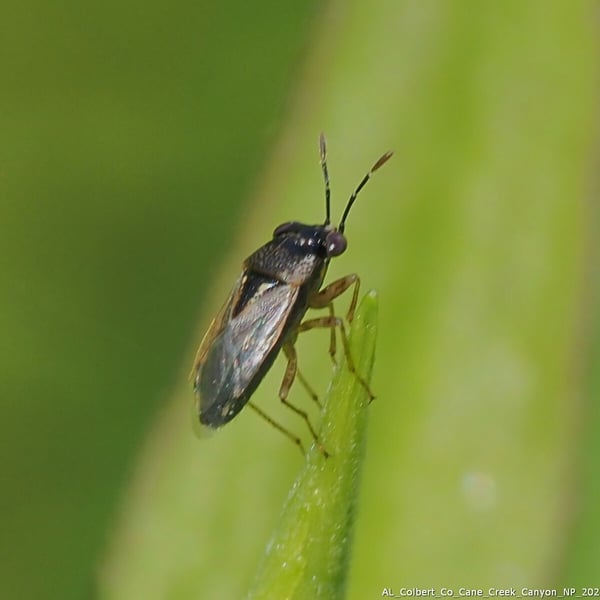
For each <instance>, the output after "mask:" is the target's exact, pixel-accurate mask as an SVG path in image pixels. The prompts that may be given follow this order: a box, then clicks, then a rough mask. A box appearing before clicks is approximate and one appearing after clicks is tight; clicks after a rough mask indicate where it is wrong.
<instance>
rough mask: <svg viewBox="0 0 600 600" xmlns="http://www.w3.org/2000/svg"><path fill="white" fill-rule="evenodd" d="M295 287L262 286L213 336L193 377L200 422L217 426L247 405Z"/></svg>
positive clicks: (278, 339)
mask: <svg viewBox="0 0 600 600" xmlns="http://www.w3.org/2000/svg"><path fill="white" fill-rule="evenodd" d="M297 294H298V288H296V287H293V286H289V285H286V284H282V283H276V284H272V285H265V286H264V289H262V290H259V291H257V293H256V294H255V295H254V296H253V298H252V300H251V301H249V302H248V303H247V304H246V305H245V306H244V308H243V309H242V310H241V311H240V312H239V313H238V314H237V315H236V316H235V317H234V318H232V319H230V320H229V321H228V322H227V323H225V326H224V328H223V329H222V331H220V332H219V333H218V334H217V335H216V336H215V337H214V339H213V340H212V344H211V345H210V348H209V349H208V351H207V352H206V355H205V360H204V362H203V364H202V365H201V366H200V371H199V373H198V376H197V378H196V393H197V395H198V402H199V406H198V409H199V415H200V421H201V422H202V423H204V424H205V425H210V426H212V427H219V426H220V425H223V424H225V423H227V422H228V421H230V420H231V419H232V418H233V417H234V416H235V415H236V414H237V413H238V412H239V411H240V410H241V409H242V408H243V407H244V405H245V404H246V402H247V401H248V398H249V396H250V393H251V392H252V391H253V390H254V388H255V387H256V385H258V382H259V381H260V379H262V376H263V375H264V373H265V372H266V369H265V368H264V365H265V359H266V357H267V356H268V355H269V353H270V352H271V351H272V350H274V349H275V347H276V345H277V344H278V343H280V342H281V337H282V335H283V329H284V327H285V324H286V322H287V320H288V317H289V315H290V311H291V309H292V308H293V306H294V302H295V300H296V297H297Z"/></svg>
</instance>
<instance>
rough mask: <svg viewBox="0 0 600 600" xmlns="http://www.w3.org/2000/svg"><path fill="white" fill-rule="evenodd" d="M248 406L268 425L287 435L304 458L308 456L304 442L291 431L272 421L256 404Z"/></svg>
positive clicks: (249, 403)
mask: <svg viewBox="0 0 600 600" xmlns="http://www.w3.org/2000/svg"><path fill="white" fill-rule="evenodd" d="M248 406H249V407H250V408H252V409H253V410H254V411H255V412H256V413H258V414H259V415H260V416H261V417H262V418H263V419H264V420H265V421H266V422H267V423H269V424H270V425H272V426H273V427H275V429H278V430H279V431H281V433H283V435H285V436H286V437H287V438H289V439H290V440H292V442H294V444H296V446H298V448H300V452H302V456H306V452H305V451H304V446H303V445H302V441H301V440H300V438H299V437H296V436H295V435H294V434H293V433H292V432H291V431H288V430H287V429H286V428H285V427H283V425H280V424H279V423H278V422H277V421H275V420H273V419H271V417H270V416H269V415H268V414H267V413H266V412H264V411H262V410H261V409H260V408H258V406H256V404H254V402H248Z"/></svg>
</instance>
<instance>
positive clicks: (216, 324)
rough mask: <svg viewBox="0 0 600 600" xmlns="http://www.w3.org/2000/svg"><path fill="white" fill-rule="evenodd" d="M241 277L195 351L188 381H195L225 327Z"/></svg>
mask: <svg viewBox="0 0 600 600" xmlns="http://www.w3.org/2000/svg"><path fill="white" fill-rule="evenodd" d="M242 279H243V276H240V277H239V278H238V280H237V281H236V283H235V285H234V286H233V290H231V293H230V294H229V297H228V298H227V300H226V301H225V303H224V304H223V306H222V307H221V310H219V312H218V313H217V314H216V316H215V318H214V319H213V320H212V321H211V323H210V325H209V326H208V329H207V331H206V333H205V334H204V337H203V338H202V341H201V342H200V346H199V347H198V350H197V351H196V357H195V358H194V364H193V366H192V371H191V373H190V379H194V381H195V379H196V373H197V371H198V369H199V368H200V367H201V366H202V363H203V362H204V361H205V359H206V355H207V354H208V351H209V349H210V347H211V344H212V342H213V340H214V339H215V338H216V337H217V336H218V335H220V334H221V333H222V331H223V330H224V329H225V327H226V326H227V321H228V320H229V315H230V314H231V310H232V307H233V306H234V305H235V303H236V302H237V299H238V298H239V294H240V288H241V282H242Z"/></svg>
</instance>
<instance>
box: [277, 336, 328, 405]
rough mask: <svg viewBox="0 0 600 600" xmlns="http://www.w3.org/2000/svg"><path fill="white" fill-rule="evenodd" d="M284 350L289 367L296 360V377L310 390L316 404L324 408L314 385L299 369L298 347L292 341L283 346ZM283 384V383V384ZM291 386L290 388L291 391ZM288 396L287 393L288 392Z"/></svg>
mask: <svg viewBox="0 0 600 600" xmlns="http://www.w3.org/2000/svg"><path fill="white" fill-rule="evenodd" d="M283 351H284V352H285V356H286V357H287V359H288V368H289V364H290V362H291V361H293V362H294V365H295V368H296V377H297V378H298V379H299V380H300V383H301V384H302V385H303V386H304V389H305V390H306V391H307V392H308V395H309V396H310V397H311V398H312V399H313V401H314V402H315V404H316V405H317V406H318V407H319V408H323V407H322V406H321V402H320V400H319V396H318V395H317V393H316V392H315V390H313V388H312V386H311V385H310V384H309V383H308V381H307V380H306V378H305V377H304V375H302V373H301V372H300V370H299V369H298V366H297V365H298V355H297V354H296V348H295V347H294V345H293V344H291V343H289V342H288V343H286V344H284V346H283ZM286 375H287V372H286ZM292 381H293V377H292ZM282 385H283V384H282ZM291 385H292V382H290V385H289V387H291ZM289 387H288V390H287V391H289ZM286 396H287V393H286Z"/></svg>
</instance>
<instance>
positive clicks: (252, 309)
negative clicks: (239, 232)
mask: <svg viewBox="0 0 600 600" xmlns="http://www.w3.org/2000/svg"><path fill="white" fill-rule="evenodd" d="M320 147H321V164H322V168H323V174H324V177H325V197H326V208H327V216H326V219H325V223H324V224H322V225H305V224H302V223H297V222H290V223H284V224H283V225H280V226H279V227H277V228H276V229H275V231H274V232H273V239H272V240H271V241H269V242H267V243H266V244H265V245H264V246H262V247H260V248H259V249H258V250H256V252H254V253H253V254H251V255H250V256H249V257H248V258H247V259H246V260H245V261H244V265H243V270H242V274H241V276H240V278H239V279H238V281H237V283H236V285H235V286H234V288H233V291H232V293H231V295H230V296H229V298H228V300H227V302H226V303H225V305H224V306H223V308H222V309H221V311H220V312H219V314H218V315H217V316H216V317H215V319H214V320H213V322H212V323H211V325H210V327H209V329H208V331H207V333H206V335H205V336H204V339H203V341H202V344H201V345H200V348H199V350H198V353H197V356H196V361H195V363H194V367H193V370H192V375H193V380H194V390H195V393H196V397H197V406H198V414H199V418H200V422H201V423H202V424H204V425H206V426H208V427H212V428H217V427H220V426H222V425H224V424H225V423H228V422H229V421H230V420H231V419H233V418H234V417H235V416H236V415H237V414H238V413H239V412H240V410H242V408H243V407H244V406H245V405H246V404H248V403H249V399H250V397H251V396H252V394H253V393H254V391H255V390H256V388H257V387H258V385H259V383H260V382H261V381H262V379H263V377H264V376H265V374H266V373H267V371H268V370H269V369H270V368H271V365H272V364H273V361H274V360H275V358H276V357H277V355H278V354H279V352H280V351H281V350H282V349H283V351H284V353H285V354H286V356H287V359H288V365H287V369H286V372H285V376H284V379H283V382H282V385H281V389H280V392H279V397H280V399H281V400H282V402H284V403H285V404H286V405H288V406H289V407H290V408H292V409H293V410H294V411H295V412H297V413H298V414H300V415H301V416H302V417H303V418H304V420H305V421H306V422H307V424H308V427H309V428H310V430H311V433H312V435H313V437H314V438H315V440H316V439H317V436H316V434H315V432H314V430H313V428H312V426H311V424H310V421H309V420H308V416H307V415H306V413H305V412H304V411H302V410H300V409H298V408H296V407H295V406H294V405H292V404H290V403H289V402H288V401H287V395H288V392H289V389H290V386H291V384H292V382H293V381H294V378H295V376H296V375H298V376H299V379H300V380H301V381H302V383H303V384H304V385H305V386H306V387H307V388H308V386H307V384H306V382H305V381H304V379H303V378H302V377H301V376H300V374H299V373H298V371H297V360H296V351H295V349H294V342H295V339H296V336H297V335H298V333H300V332H302V331H306V330H308V329H313V328H315V327H327V328H330V330H331V344H330V353H331V354H332V357H333V356H334V355H335V345H336V338H335V330H336V328H339V329H340V333H341V337H342V342H343V345H344V350H345V352H346V356H347V359H348V364H349V366H350V368H351V370H353V365H352V362H351V357H350V356H349V352H348V348H347V339H346V335H345V330H344V324H343V321H342V319H340V318H339V317H336V316H335V314H334V311H333V303H332V301H333V299H334V298H336V297H337V296H339V295H340V294H342V293H343V292H344V291H345V290H347V289H348V288H349V287H350V286H352V285H354V292H353V296H352V301H351V303H350V308H349V310H348V315H347V318H348V320H352V317H353V314H354V309H355V306H356V301H357V297H358V289H359V278H358V276H357V275H355V274H352V275H347V276H346V277H343V278H341V279H338V280H336V281H334V282H333V283H331V284H330V285H328V286H326V287H325V288H324V289H322V290H321V286H322V284H323V280H324V278H325V274H326V272H327V267H328V265H329V261H330V260H331V258H333V257H335V256H339V255H340V254H342V253H343V252H344V251H345V249H346V245H347V243H346V238H345V237H344V226H345V221H346V218H347V216H348V212H349V210H350V208H351V206H352V204H353V203H354V200H355V199H356V196H357V194H358V192H359V191H360V190H361V189H362V187H363V186H364V185H365V184H366V182H367V181H368V180H369V178H370V176H371V174H372V173H373V172H374V171H375V170H377V169H378V168H379V167H380V166H381V165H382V164H383V163H384V162H386V161H387V160H388V159H389V158H390V156H391V153H390V152H388V153H386V154H384V155H383V156H382V157H381V158H380V159H379V160H378V161H377V162H376V163H375V165H373V167H372V168H371V170H370V171H369V172H368V173H367V175H365V177H364V178H363V180H362V181H361V183H360V185H359V186H358V188H357V189H356V191H355V192H354V193H353V194H352V196H351V197H350V200H349V201H348V204H347V206H346V209H345V211H344V214H343V216H342V220H341V222H340V225H339V226H338V227H335V226H333V225H331V223H330V217H329V214H330V209H329V198H330V191H329V177H328V173H327V164H326V156H325V139H324V137H323V136H321V145H320ZM309 308H328V309H329V316H327V317H321V318H316V319H310V320H308V321H304V322H303V321H302V319H303V318H304V315H305V313H306V311H307V310H308V309H309ZM365 386H366V384H365ZM308 390H309V393H310V394H311V396H313V398H314V399H315V400H316V395H315V394H314V392H312V390H311V389H310V388H308ZM249 405H250V406H251V407H252V408H254V410H256V411H257V412H259V413H260V414H261V415H262V416H263V417H264V418H266V419H267V420H268V421H269V422H271V423H272V424H273V425H275V426H276V427H277V428H278V429H280V430H281V431H282V432H283V433H285V434H286V435H288V436H289V437H292V439H293V440H294V441H295V442H296V443H298V444H299V445H300V446H301V443H300V440H299V439H298V438H296V437H294V436H292V435H291V434H290V433H289V432H288V431H287V430H285V429H284V428H283V427H281V426H280V425H278V424H277V423H276V422H274V421H273V420H272V419H271V418H270V417H268V416H267V415H266V414H265V413H263V412H262V410H261V409H259V408H258V407H257V406H255V405H254V404H253V403H251V402H250V403H249Z"/></svg>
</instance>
